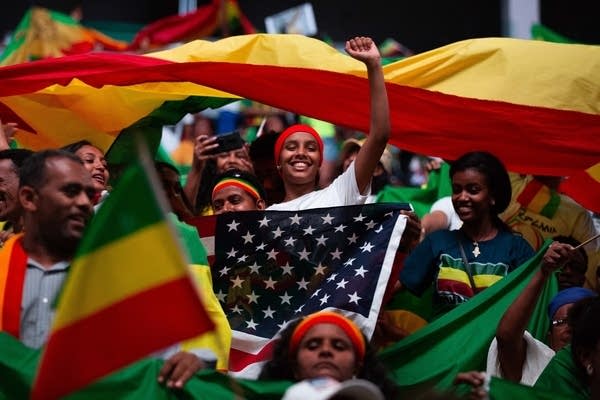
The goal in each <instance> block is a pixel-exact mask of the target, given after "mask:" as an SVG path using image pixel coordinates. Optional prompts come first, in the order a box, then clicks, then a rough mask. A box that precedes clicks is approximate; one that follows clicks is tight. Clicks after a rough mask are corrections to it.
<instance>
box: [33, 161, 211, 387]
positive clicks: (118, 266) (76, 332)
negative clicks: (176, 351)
mask: <svg viewBox="0 0 600 400" xmlns="http://www.w3.org/2000/svg"><path fill="white" fill-rule="evenodd" d="M146 170H148V171H146ZM153 173H154V171H151V170H149V169H148V168H146V169H145V168H143V167H142V166H141V165H139V164H137V165H134V166H133V167H130V169H129V170H127V171H126V172H125V174H124V176H123V177H122V178H121V180H120V182H119V185H118V186H117V187H116V189H115V190H114V191H113V192H112V193H111V194H110V196H109V197H108V199H107V200H106V202H105V203H104V204H103V206H102V207H101V208H100V210H99V212H98V214H97V215H96V216H95V217H94V219H93V220H92V222H91V224H90V226H89V227H88V229H87V230H86V232H85V235H84V237H83V239H82V242H81V244H80V246H79V248H78V251H77V253H76V255H75V259H74V260H73V263H72V265H71V270H70V272H69V276H68V278H67V281H66V283H65V286H64V288H63V292H62V293H61V296H60V300H59V304H58V309H57V311H56V316H55V318H54V324H53V326H52V330H51V333H50V337H49V339H48V343H47V345H46V348H45V350H44V351H43V354H42V359H41V362H40V367H39V370H38V374H37V378H36V381H35V383H34V387H33V391H32V398H35V399H42V398H43V399H53V398H60V397H62V396H64V395H66V394H68V393H70V392H72V391H74V390H76V389H79V388H82V387H84V386H86V385H88V384H89V383H91V382H93V381H94V380H96V379H98V378H100V377H102V376H105V375H107V374H108V373H110V372H112V371H114V370H117V369H119V368H121V367H124V366H126V365H128V364H130V363H132V362H133V361H135V360H137V359H139V358H142V357H144V356H146V355H148V354H150V353H152V352H155V351H158V350H161V349H164V348H166V347H168V346H170V345H172V344H174V343H177V342H179V341H181V340H185V339H189V338H192V337H196V336H198V335H199V334H201V333H203V332H207V331H211V330H212V329H213V328H214V324H213V322H212V321H211V319H210V318H209V317H208V314H207V313H206V311H205V309H204V306H203V304H202V302H201V300H200V298H199V296H198V293H197V292H196V288H195V286H194V284H193V283H192V280H191V278H190V276H189V275H188V271H187V263H186V262H185V261H184V258H183V256H182V254H183V253H182V251H181V250H180V248H179V246H178V244H177V242H176V241H175V239H174V236H173V234H172V231H171V228H170V226H169V225H168V224H167V222H166V220H165V214H164V212H163V208H162V207H161V205H160V203H159V201H158V200H157V197H156V196H155V191H154V189H153V185H152V184H151V182H150V178H149V176H153ZM154 187H155V186H154Z"/></svg>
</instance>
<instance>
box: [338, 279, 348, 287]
mask: <svg viewBox="0 0 600 400" xmlns="http://www.w3.org/2000/svg"><path fill="white" fill-rule="evenodd" d="M347 284H348V281H347V280H345V279H344V278H342V280H341V281H339V282H338V283H337V285H336V288H337V289H346V285H347Z"/></svg>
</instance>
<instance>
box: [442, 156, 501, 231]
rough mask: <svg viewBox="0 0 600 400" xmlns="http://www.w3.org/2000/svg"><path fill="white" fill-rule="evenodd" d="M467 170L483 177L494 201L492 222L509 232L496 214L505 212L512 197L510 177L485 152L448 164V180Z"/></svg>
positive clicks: (498, 160) (496, 158)
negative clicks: (472, 170) (471, 170)
mask: <svg viewBox="0 0 600 400" xmlns="http://www.w3.org/2000/svg"><path fill="white" fill-rule="evenodd" d="M467 169H474V170H476V171H478V172H479V173H480V174H482V175H483V176H485V180H486V183H487V186H488V190H489V192H490V194H491V196H492V198H493V199H494V204H493V205H492V206H491V208H490V211H491V212H492V221H494V223H495V224H496V225H497V228H499V229H503V230H508V231H510V230H511V229H510V228H509V227H508V225H506V224H505V223H504V222H502V221H501V220H500V218H499V217H498V214H500V213H501V212H503V211H504V210H506V207H508V205H509V204H510V198H511V196H512V187H511V185H510V177H509V176H508V172H507V171H506V167H504V164H503V163H502V161H500V159H498V157H496V156H495V155H493V154H492V153H488V152H486V151H471V152H468V153H465V154H463V155H462V156H460V157H459V158H458V159H457V160H455V161H454V162H452V163H451V164H450V179H452V177H453V176H454V174H456V173H457V172H463V171H465V170H467Z"/></svg>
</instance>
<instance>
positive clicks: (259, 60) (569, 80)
mask: <svg viewBox="0 0 600 400" xmlns="http://www.w3.org/2000/svg"><path fill="white" fill-rule="evenodd" d="M384 71H385V77H386V81H387V83H388V93H389V98H390V107H391V118H392V137H391V139H390V142H391V143H392V144H394V145H397V146H399V147H400V148H403V149H407V150H411V151H415V152H418V153H424V154H431V155H437V156H441V157H444V158H449V159H452V158H455V157H457V156H458V155H459V154H462V153H464V152H465V151H468V150H473V149H481V150H488V151H492V152H494V153H495V154H497V155H498V156H499V157H500V158H501V159H502V160H503V161H504V162H505V163H506V164H507V166H508V167H509V169H511V170H513V171H516V172H524V173H535V174H545V175H573V174H575V173H576V172H579V171H583V170H585V169H587V168H590V167H591V166H592V165H594V164H596V163H597V162H598V160H599V159H600V142H598V141H597V140H596V138H597V137H598V135H599V134H600V116H599V115H598V114H599V110H600V101H599V100H598V97H597V93H598V92H599V89H600V87H599V86H600V79H598V78H599V77H600V48H598V47H597V46H585V45H572V44H557V43H546V42H537V41H526V40H517V39H504V38H491V39H473V40H467V41H462V42H458V43H454V44H450V45H448V46H444V47H441V48H439V49H435V50H432V51H429V52H426V53H422V54H419V55H416V56H413V57H409V58H407V59H404V60H401V61H398V62H396V63H392V64H389V65H387V66H385V69H384ZM238 96H239V97H245V98H250V99H253V100H256V101H260V102H262V103H265V104H269V105H272V106H275V107H279V108H283V109H287V110H290V111H293V112H296V113H299V114H302V115H308V116H311V117H315V118H319V119H325V120H328V121H331V122H333V123H335V124H339V125H342V126H346V127H350V128H354V129H358V130H362V131H368V124H369V121H368V112H367V110H368V81H367V79H366V71H365V69H364V66H363V65H362V64H361V63H360V62H358V61H356V60H353V59H352V58H351V57H348V56H346V55H344V54H342V53H340V52H338V51H337V50H336V49H334V48H332V47H330V46H328V45H327V44H325V43H323V42H320V41H318V40H315V39H310V38H307V37H303V36H297V35H265V34H259V35H245V36H236V37H231V38H228V39H223V40H219V41H217V42H207V41H195V42H191V43H188V44H186V45H184V46H181V47H178V48H175V49H171V50H166V51H163V52H158V53H152V54H149V55H146V56H140V55H131V54H110V53H96V54H84V55H78V56H70V57H64V58H60V59H54V60H43V61H38V62H33V63H28V64H22V65H15V66H9V67H5V68H0V117H1V118H2V120H4V121H10V120H12V121H16V122H19V124H20V127H21V128H22V129H23V130H22V131H21V132H19V133H18V134H17V138H18V140H19V141H20V143H22V144H23V145H24V146H28V147H32V148H41V147H47V146H56V145H60V144H65V143H68V142H72V141H74V140H77V139H81V138H84V137H85V138H88V139H92V140H93V141H95V142H97V143H98V145H100V146H101V147H103V148H105V149H106V148H108V146H109V145H110V144H111V143H112V142H113V140H114V138H115V137H116V136H117V135H118V134H119V132H121V130H123V129H124V128H127V127H129V126H131V125H132V124H134V123H135V122H136V121H139V120H140V119H142V118H143V117H145V116H146V115H148V114H150V113H151V112H153V111H154V110H156V109H157V108H159V107H160V106H161V105H162V104H163V103H164V102H165V101H171V102H172V101H183V100H186V99H188V98H190V97H204V98H222V99H233V98H237V97H238ZM41 116H43V117H41Z"/></svg>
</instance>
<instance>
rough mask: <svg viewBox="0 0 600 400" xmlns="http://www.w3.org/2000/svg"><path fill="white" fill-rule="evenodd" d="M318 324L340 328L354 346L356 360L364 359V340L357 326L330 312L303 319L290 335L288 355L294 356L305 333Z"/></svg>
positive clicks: (318, 313) (322, 312)
mask: <svg viewBox="0 0 600 400" xmlns="http://www.w3.org/2000/svg"><path fill="white" fill-rule="evenodd" d="M318 324H333V325H336V326H339V327H340V328H342V330H343V331H344V333H346V335H348V337H349V338H350V341H351V342H352V345H354V349H355V350H356V354H357V355H358V358H359V359H360V360H362V359H363V358H364V356H365V348H366V345H365V339H364V337H363V334H362V332H361V331H360V329H359V328H358V326H356V324H354V322H352V321H351V320H349V319H348V318H346V317H344V316H343V315H341V314H338V313H335V312H332V311H319V312H317V313H314V314H311V315H309V316H307V317H305V318H304V319H303V320H302V321H301V322H300V323H299V324H298V326H296V329H294V333H292V338H291V339H290V353H292V354H294V353H295V352H296V351H297V350H298V346H300V342H301V341H302V338H304V336H305V335H306V333H307V332H308V331H309V330H310V329H311V328H312V327H314V326H315V325H318Z"/></svg>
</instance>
